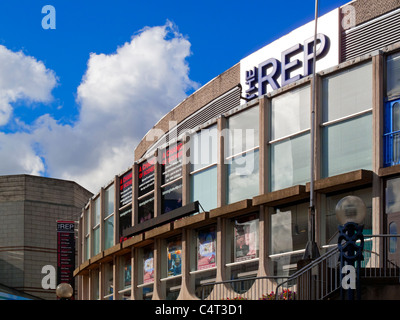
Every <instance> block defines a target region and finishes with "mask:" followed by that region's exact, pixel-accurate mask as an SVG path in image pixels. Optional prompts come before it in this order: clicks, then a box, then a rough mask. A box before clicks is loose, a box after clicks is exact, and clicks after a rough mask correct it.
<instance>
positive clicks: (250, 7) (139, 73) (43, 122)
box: [0, 0, 348, 192]
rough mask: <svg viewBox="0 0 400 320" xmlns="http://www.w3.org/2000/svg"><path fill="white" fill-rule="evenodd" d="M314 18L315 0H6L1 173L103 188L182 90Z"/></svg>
mask: <svg viewBox="0 0 400 320" xmlns="http://www.w3.org/2000/svg"><path fill="white" fill-rule="evenodd" d="M347 2H348V1H340V0H320V1H319V3H320V14H321V15H322V14H324V13H327V12H329V11H331V10H332V9H334V8H336V7H338V6H341V5H343V4H345V3H347ZM45 5H52V6H53V7H54V8H55V10H56V16H55V17H56V20H55V21H56V28H55V29H53V30H52V29H43V28H42V19H43V18H44V17H45V16H46V14H43V13H42V8H43V6H45ZM313 18H314V0H303V1H275V2H273V1H258V0H250V1H240V2H239V1H235V0H231V1H209V0H204V1H198V2H194V1H185V2H184V1H178V0H169V1H159V0H153V1H127V0H116V1H105V0H96V1H92V0H84V1H82V0H80V1H77V0H47V1H40V0H35V1H32V0H2V1H1V2H0V49H1V50H0V174H1V175H6V174H20V173H27V174H36V175H43V176H49V177H54V178H62V179H70V180H74V181H77V182H78V183H80V184H81V185H83V186H84V187H86V188H88V189H90V190H91V191H92V192H97V191H98V188H100V187H101V186H103V185H104V184H106V183H107V182H108V181H109V180H111V179H112V178H113V176H114V175H115V174H119V173H121V171H122V170H124V169H125V168H127V166H129V165H131V164H132V162H133V150H134V148H135V146H136V144H137V142H138V141H140V139H141V138H142V137H143V135H144V134H145V133H146V132H147V131H148V130H149V129H150V128H151V126H152V125H153V124H155V123H156V122H157V121H158V119H159V118H160V117H161V116H162V115H163V114H165V113H166V112H168V110H170V109H172V108H173V107H174V106H175V105H177V104H178V103H179V102H180V101H182V100H183V99H184V98H185V96H186V95H188V94H190V93H191V92H193V91H194V90H196V89H197V88H199V87H200V86H202V85H204V84H206V83H207V82H208V81H210V80H211V79H212V78H214V77H215V76H217V75H219V74H220V73H222V72H224V71H225V70H227V69H228V68H230V67H231V66H233V65H234V64H236V63H238V62H239V61H240V59H242V58H244V57H246V56H247V55H249V54H250V53H252V52H254V51H256V50H257V49H259V48H261V47H263V46H265V45H266V44H268V43H270V42H272V41H273V40H275V39H277V38H279V37H281V36H283V35H285V34H287V33H288V32H290V31H291V30H293V29H295V28H297V27H299V26H301V25H303V24H305V23H307V22H309V21H311V20H313ZM139 40H140V41H139ZM138 118H140V121H138V120H137V119H138Z"/></svg>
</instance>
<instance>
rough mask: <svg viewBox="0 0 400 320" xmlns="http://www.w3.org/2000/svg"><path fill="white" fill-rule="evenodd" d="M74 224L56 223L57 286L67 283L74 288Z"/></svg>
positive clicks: (67, 222)
mask: <svg viewBox="0 0 400 320" xmlns="http://www.w3.org/2000/svg"><path fill="white" fill-rule="evenodd" d="M74 269H75V223H74V221H57V285H58V284H60V283H69V284H70V285H71V286H72V288H74V287H75V281H74V276H73V273H74Z"/></svg>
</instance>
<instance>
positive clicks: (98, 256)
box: [89, 251, 104, 266]
mask: <svg viewBox="0 0 400 320" xmlns="http://www.w3.org/2000/svg"><path fill="white" fill-rule="evenodd" d="M103 257H104V251H102V252H100V253H98V254H96V255H95V256H93V257H91V258H90V260H89V261H90V266H91V265H93V264H94V263H97V262H99V261H100V260H101V259H103Z"/></svg>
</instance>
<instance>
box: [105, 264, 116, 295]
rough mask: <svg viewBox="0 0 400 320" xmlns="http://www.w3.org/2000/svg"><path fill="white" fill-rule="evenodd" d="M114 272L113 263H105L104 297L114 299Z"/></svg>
mask: <svg viewBox="0 0 400 320" xmlns="http://www.w3.org/2000/svg"><path fill="white" fill-rule="evenodd" d="M113 282H114V273H113V263H112V262H108V263H106V264H105V265H104V299H105V300H113V293H114V283H113Z"/></svg>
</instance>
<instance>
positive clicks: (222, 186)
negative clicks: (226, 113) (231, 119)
mask: <svg viewBox="0 0 400 320" xmlns="http://www.w3.org/2000/svg"><path fill="white" fill-rule="evenodd" d="M226 127H227V120H226V118H225V117H223V116H221V117H220V118H218V122H217V130H218V162H217V190H218V191H217V193H218V195H217V206H218V207H222V206H224V205H226V204H227V199H226V191H227V190H226V179H227V172H226V165H225V150H224V149H225V147H224V146H225V143H226V141H225V139H224V136H223V132H224V131H225V129H226Z"/></svg>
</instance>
